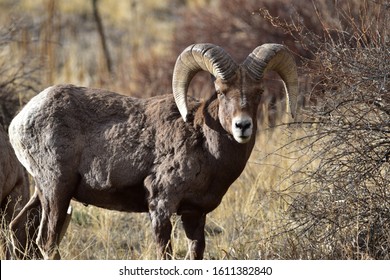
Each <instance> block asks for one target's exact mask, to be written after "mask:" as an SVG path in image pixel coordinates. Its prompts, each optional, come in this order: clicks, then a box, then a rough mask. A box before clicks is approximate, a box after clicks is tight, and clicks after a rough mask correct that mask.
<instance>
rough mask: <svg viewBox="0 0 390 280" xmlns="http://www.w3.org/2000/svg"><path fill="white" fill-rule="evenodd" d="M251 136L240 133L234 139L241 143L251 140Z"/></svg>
mask: <svg viewBox="0 0 390 280" xmlns="http://www.w3.org/2000/svg"><path fill="white" fill-rule="evenodd" d="M250 138H251V137H250V136H245V135H238V136H235V137H234V139H235V140H236V141H237V142H238V143H240V144H245V143H248V141H249V140H250Z"/></svg>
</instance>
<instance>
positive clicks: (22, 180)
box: [0, 124, 30, 258]
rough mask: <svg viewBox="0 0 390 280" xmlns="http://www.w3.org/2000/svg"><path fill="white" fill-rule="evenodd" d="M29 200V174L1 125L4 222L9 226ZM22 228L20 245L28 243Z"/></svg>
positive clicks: (0, 186)
mask: <svg viewBox="0 0 390 280" xmlns="http://www.w3.org/2000/svg"><path fill="white" fill-rule="evenodd" d="M29 198H30V188H29V182H28V176H27V173H26V171H25V170H24V168H23V166H22V165H21V164H20V162H19V161H18V159H17V158H16V156H15V152H14V150H13V148H12V146H11V144H10V142H9V140H8V135H7V134H6V133H5V131H4V129H3V127H2V125H1V124H0V199H1V214H2V216H1V219H2V222H5V223H6V224H8V223H9V222H10V221H11V219H12V218H13V217H14V215H16V214H17V213H19V211H20V210H21V209H22V207H23V206H24V205H25V204H26V203H27V201H28V200H29ZM21 226H22V228H21V230H19V235H18V236H17V240H18V243H26V242H27V238H28V237H27V236H26V235H25V229H24V228H23V227H24V226H25V225H24V224H21ZM3 233H5V232H3V231H1V234H2V235H3ZM1 239H2V240H1V241H2V243H3V245H5V243H6V238H5V236H2V238H1ZM4 249H5V247H4ZM4 252H6V251H4ZM6 254H7V258H9V257H10V254H9V252H6Z"/></svg>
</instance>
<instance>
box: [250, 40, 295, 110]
mask: <svg viewBox="0 0 390 280" xmlns="http://www.w3.org/2000/svg"><path fill="white" fill-rule="evenodd" d="M243 66H244V67H245V68H246V69H247V71H248V73H249V75H251V76H252V78H254V79H256V80H261V79H263V77H264V74H265V73H266V72H267V71H271V70H273V71H275V72H277V73H278V74H279V75H280V77H281V78H282V79H283V82H284V87H285V90H286V95H287V101H288V103H289V105H290V112H291V115H292V116H293V117H295V115H296V112H297V102H298V74H297V66H296V64H295V60H294V57H293V56H292V54H291V53H290V52H289V51H288V49H287V48H286V47H285V46H283V45H280V44H263V45H261V46H259V47H257V48H255V49H254V50H253V51H252V53H251V54H250V55H248V57H247V58H246V59H245V61H244V63H243Z"/></svg>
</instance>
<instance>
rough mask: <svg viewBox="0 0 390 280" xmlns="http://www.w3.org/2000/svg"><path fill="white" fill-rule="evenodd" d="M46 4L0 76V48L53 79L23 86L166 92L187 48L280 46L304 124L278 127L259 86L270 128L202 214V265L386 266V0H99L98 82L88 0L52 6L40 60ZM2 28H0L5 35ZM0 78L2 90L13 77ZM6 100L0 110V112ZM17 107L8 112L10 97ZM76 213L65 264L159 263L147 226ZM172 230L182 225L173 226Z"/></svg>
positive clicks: (205, 87)
mask: <svg viewBox="0 0 390 280" xmlns="http://www.w3.org/2000/svg"><path fill="white" fill-rule="evenodd" d="M5 2H7V1H5ZM48 2H49V1H44V2H43V3H44V4H43V5H41V6H40V8H37V7H35V8H34V9H33V10H32V11H35V15H39V16H34V17H33V18H26V19H24V20H25V21H24V23H27V24H26V25H24V26H25V27H24V28H21V29H20V28H18V30H20V33H18V32H17V33H16V34H20V36H21V37H20V38H25V39H26V40H22V41H20V42H19V43H17V42H14V43H12V44H7V46H11V47H7V48H4V45H0V49H1V53H2V54H3V53H4V52H5V50H7V55H5V56H4V55H3V56H1V58H0V66H1V65H6V66H10V64H9V62H8V61H9V60H7V58H8V57H9V55H8V51H10V53H11V54H12V56H13V57H15V60H13V61H19V62H20V61H24V66H23V67H22V69H23V71H25V69H31V70H32V69H35V66H34V65H35V64H31V63H30V62H28V60H25V59H21V57H23V54H27V53H28V54H29V55H30V56H32V57H35V58H38V59H39V62H40V63H41V64H42V65H43V68H44V69H45V71H48V72H50V73H52V74H51V75H52V78H51V81H49V80H50V79H49V78H47V75H48V74H45V75H39V79H36V78H34V80H33V81H38V82H40V83H41V85H38V86H37V84H36V83H33V84H35V86H34V88H37V87H39V89H42V88H44V87H46V86H48V85H49V83H51V82H53V83H62V82H71V83H76V84H80V85H86V86H97V87H108V88H110V89H112V90H115V91H119V92H123V93H131V94H132V95H135V96H151V95H159V94H162V93H167V92H171V84H170V81H171V69H173V64H174V59H175V58H176V55H177V53H178V52H180V51H181V50H182V49H183V48H184V47H185V46H187V45H189V44H191V43H194V42H210V43H216V44H219V45H221V46H224V47H225V48H226V50H227V51H228V52H229V53H231V54H232V55H233V56H234V58H235V59H237V60H240V58H241V56H245V55H246V54H247V53H248V52H249V51H251V50H252V49H253V47H254V46H257V45H260V44H262V43H265V42H274V43H283V44H286V45H287V46H289V47H290V49H292V50H293V51H294V52H295V53H296V54H297V57H299V59H298V63H299V64H300V66H301V67H300V69H299V72H300V73H299V76H300V79H301V83H300V88H301V90H302V91H304V92H305V94H306V95H308V96H310V100H306V101H305V103H306V110H305V111H304V112H303V113H304V119H303V121H304V122H305V123H304V124H303V125H302V126H301V127H300V129H299V130H290V129H289V127H292V126H291V125H290V126H289V127H287V126H286V125H283V123H284V122H287V120H286V119H285V118H284V114H283V108H284V105H283V102H280V98H281V96H282V94H281V93H282V86H281V85H280V84H277V83H275V77H273V76H271V77H267V78H268V80H269V81H270V84H272V85H275V84H276V85H277V86H273V87H274V89H273V90H272V92H274V93H275V94H274V93H271V94H267V95H264V98H263V105H262V106H261V107H260V108H261V110H262V112H264V115H265V116H268V115H273V117H272V118H270V119H265V118H263V119H261V120H260V121H259V122H260V123H261V125H260V132H259V135H258V140H257V143H258V145H257V146H256V147H257V148H256V151H255V152H254V153H253V154H252V157H251V160H250V163H249V164H248V166H247V168H246V170H245V172H244V173H243V174H242V176H241V177H240V178H239V180H238V181H237V182H236V183H235V185H234V186H233V187H232V189H231V190H229V192H228V193H227V195H226V196H225V198H224V200H223V202H222V204H221V206H220V207H219V208H218V209H217V210H216V211H215V212H214V213H213V214H212V215H211V216H210V220H209V223H208V224H207V225H206V227H207V228H208V229H209V231H208V233H207V238H206V239H207V242H208V243H207V247H208V248H209V252H208V253H207V255H205V258H208V259H257V258H261V259H351V258H353V259H389V245H388V244H390V237H389V232H390V231H389V218H390V217H389V213H390V211H389V187H388V186H389V185H390V182H389V178H390V176H389V149H390V148H389V145H390V144H389V138H390V137H389V133H390V132H389V131H390V128H389V112H390V109H389V101H390V100H389V96H390V94H389V88H390V86H389V78H390V77H389V75H390V74H389V72H390V70H389V65H388V63H386V62H388V61H389V51H388V50H389V49H390V47H389V42H390V39H389V34H388V32H389V31H388V30H390V28H389V27H390V26H389V13H390V10H389V5H390V4H389V2H388V1H386V0H378V1H371V0H348V1H326V0H315V1H309V2H308V1H288V0H278V1H271V0H263V1H255V0H234V1H185V3H186V4H183V2H182V1H171V2H174V3H168V2H170V1H159V4H156V5H157V6H158V7H153V4H152V2H155V1H131V2H132V3H133V6H130V7H124V6H120V7H113V6H111V5H113V4H109V3H108V2H109V1H103V0H101V1H99V3H100V4H99V8H100V9H101V10H100V11H101V14H102V20H103V24H104V26H105V28H106V36H107V38H106V39H107V45H108V49H109V51H110V53H111V58H112V67H113V73H114V76H107V74H106V72H105V70H104V67H105V66H104V65H105V62H104V56H103V55H102V51H101V49H100V48H99V47H96V46H99V41H98V40H99V37H98V33H97V31H96V25H95V22H94V19H93V14H92V5H91V3H88V1H85V3H83V4H81V5H82V6H81V7H80V6H79V7H77V8H76V6H75V5H76V4H75V3H73V2H72V1H66V2H67V5H66V7H64V6H62V5H64V4H63V2H62V1H61V4H59V5H57V6H56V7H55V12H54V13H55V15H56V16H55V17H54V18H53V21H54V23H52V26H53V28H52V31H51V32H52V33H51V35H50V38H51V39H50V40H49V42H50V45H49V47H50V48H52V50H51V51H48V52H44V51H43V50H44V48H43V47H42V46H43V45H44V43H43V42H44V41H45V39H44V38H45V36H44V34H45V32H49V31H50V30H49V29H47V27H45V25H47V24H50V21H49V20H48V18H47V15H48V14H49V13H48V10H47V9H48V7H49V6H48ZM64 2H65V1H64ZM114 2H115V1H112V3H114ZM121 2H122V1H121ZM123 2H126V1H123ZM141 2H142V3H141ZM58 3H59V2H57V4H58ZM110 3H111V2H110ZM180 3H181V4H180ZM2 5H4V4H2ZM121 5H124V4H121ZM106 7H109V8H106ZM172 7H175V8H172ZM237 7H240V9H237ZM4 10H5V9H4ZM110 11H113V12H114V11H116V15H117V16H116V17H113V16H112V15H110ZM124 11H125V12H124ZM126 11H127V12H126ZM5 18H7V17H3V20H4V19H5ZM226 19H229V20H226ZM9 22H10V21H8V22H7V21H5V22H2V23H1V24H2V26H4V27H6V28H5V29H3V30H6V29H7V26H9ZM75 23H76V24H75ZM210 26H212V27H213V28H210ZM161 28H162V29H161ZM161 30H163V31H161ZM141 31H142V32H141ZM12 34H15V33H12ZM27 39H28V40H27ZM21 42H22V43H21ZM15 54H17V55H16V56H15ZM16 58H17V59H16ZM50 61H51V62H50ZM25 66H28V68H25ZM2 69H5V68H4V66H2V67H0V72H1V71H3V70H2ZM15 69H17V68H15ZM2 73H5V75H2V76H1V79H4V78H7V79H8V78H9V77H11V76H12V75H10V74H8V73H9V72H2ZM19 73H22V72H19ZM24 73H28V72H24ZM34 73H42V72H34ZM44 73H46V72H44ZM27 76H28V77H36V75H27ZM155 80H158V81H159V83H153V81H155ZM28 84H30V83H28ZM209 85H210V83H209V77H208V76H203V77H201V78H197V79H195V81H193V83H192V86H191V87H192V89H193V91H197V92H198V91H200V92H209V90H210V88H209ZM267 88H269V85H267ZM19 92H25V91H23V90H22V91H19ZM37 92H38V91H37ZM190 94H191V92H190ZM12 95H13V94H12ZM16 95H18V94H16ZM3 100H5V99H3ZM3 100H2V102H1V103H0V106H1V107H2V108H3V106H4V104H8V103H7V102H3ZM14 100H18V102H17V103H15V104H18V105H19V100H20V99H19V97H18V98H16V99H14ZM22 103H23V102H22ZM18 107H19V106H18ZM17 109H18V108H14V109H13V112H14V111H15V110H17ZM269 111H271V112H273V114H272V113H271V114H270V112H269ZM281 123H282V124H281ZM269 124H271V125H272V126H273V127H272V128H270V127H269ZM270 143H272V144H270ZM231 205H234V210H235V212H234V213H233V212H230V211H229V207H230V206H231ZM75 209H76V210H75V214H74V216H73V220H72V223H71V225H70V230H69V231H68V233H67V235H66V236H65V239H64V241H63V243H62V245H61V248H60V250H61V254H62V255H63V256H64V258H67V259H93V258H96V259H117V258H131V259H153V258H155V257H156V256H155V254H154V250H153V237H152V236H150V235H148V231H145V230H141V229H142V228H143V227H148V226H149V225H147V224H148V223H149V220H148V217H147V216H140V217H136V216H134V215H132V214H123V213H119V212H106V211H104V210H101V209H98V208H93V207H87V208H85V207H84V206H82V205H79V204H76V205H75ZM217 221H218V222H217ZM220 221H222V222H220ZM84 223H85V225H86V226H84ZM80 224H83V225H82V226H81V225H80ZM129 224H131V225H132V226H131V227H129V226H128V225H129ZM173 224H174V228H175V227H180V222H178V220H174V221H173ZM145 225H146V226H145ZM130 228H134V230H133V231H130ZM118 232H119V233H120V232H122V234H117V233H118ZM173 234H180V233H177V232H176V231H174V233H173ZM68 240H69V242H68ZM75 240H77V242H75ZM177 240H184V238H178V239H177ZM85 244H87V246H85ZM85 247H87V248H86V249H85ZM173 247H174V248H176V249H175V250H176V251H175V252H174V253H173V254H174V256H175V257H177V258H184V257H185V253H183V252H185V250H186V244H180V243H179V244H173Z"/></svg>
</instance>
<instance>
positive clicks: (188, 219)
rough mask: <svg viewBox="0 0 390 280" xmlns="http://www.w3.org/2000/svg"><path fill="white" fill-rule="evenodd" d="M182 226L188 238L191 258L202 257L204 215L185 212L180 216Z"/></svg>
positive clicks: (197, 258) (199, 258) (198, 258)
mask: <svg viewBox="0 0 390 280" xmlns="http://www.w3.org/2000/svg"><path fill="white" fill-rule="evenodd" d="M181 220H182V221H183V227H184V230H185V233H186V236H187V238H188V245H189V254H190V259H191V260H201V259H203V253H204V249H205V236H204V226H205V223H206V215H205V214H204V213H195V212H194V213H185V214H183V215H182V216H181Z"/></svg>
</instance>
